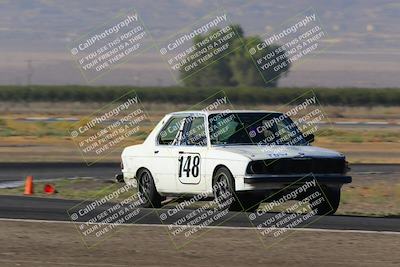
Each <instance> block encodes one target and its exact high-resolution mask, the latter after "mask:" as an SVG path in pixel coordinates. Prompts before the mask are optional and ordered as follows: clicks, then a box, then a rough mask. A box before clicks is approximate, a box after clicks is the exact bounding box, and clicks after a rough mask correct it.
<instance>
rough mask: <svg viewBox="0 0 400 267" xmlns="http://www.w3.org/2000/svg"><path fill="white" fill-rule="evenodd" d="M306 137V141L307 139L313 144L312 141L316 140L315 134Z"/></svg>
mask: <svg viewBox="0 0 400 267" xmlns="http://www.w3.org/2000/svg"><path fill="white" fill-rule="evenodd" d="M305 138H306V141H307V142H308V143H309V144H311V143H312V142H314V140H315V136H314V134H309V135H307V136H305Z"/></svg>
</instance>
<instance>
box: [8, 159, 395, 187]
mask: <svg viewBox="0 0 400 267" xmlns="http://www.w3.org/2000/svg"><path fill="white" fill-rule="evenodd" d="M351 169H352V170H351V172H352V173H399V174H400V164H397V165H396V164H354V165H351ZM119 172H120V166H119V163H117V162H101V163H96V164H93V165H91V166H87V165H86V164H85V163H82V162H39V163H0V183H1V182H8V181H23V180H25V178H26V176H27V175H32V176H33V177H34V179H35V180H41V179H57V178H73V177H94V178H98V179H114V176H115V174H117V173H119ZM350 175H351V173H350Z"/></svg>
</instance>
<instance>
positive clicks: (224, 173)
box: [213, 167, 260, 211]
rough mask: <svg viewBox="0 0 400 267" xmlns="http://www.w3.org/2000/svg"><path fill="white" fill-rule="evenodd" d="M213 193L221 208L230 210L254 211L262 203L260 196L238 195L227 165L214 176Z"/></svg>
mask: <svg viewBox="0 0 400 267" xmlns="http://www.w3.org/2000/svg"><path fill="white" fill-rule="evenodd" d="M213 194H214V199H215V200H216V202H217V204H218V206H219V207H220V208H221V209H226V208H228V210H230V211H253V210H256V209H257V208H258V206H259V204H260V203H258V202H257V200H258V198H255V197H253V196H252V195H250V194H241V195H240V196H238V195H237V194H236V192H235V180H234V179H233V176H232V174H231V172H230V171H229V170H228V169H227V168H226V167H220V168H219V169H218V170H217V171H216V172H215V175H214V177H213Z"/></svg>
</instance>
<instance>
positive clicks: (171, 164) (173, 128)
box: [152, 114, 187, 193]
mask: <svg viewBox="0 0 400 267" xmlns="http://www.w3.org/2000/svg"><path fill="white" fill-rule="evenodd" d="M186 117H187V116H185V115H183V114H182V115H177V116H172V117H171V118H170V119H169V120H168V121H167V122H166V123H165V125H164V126H163V127H162V129H161V131H160V132H159V133H158V136H157V140H156V145H155V146H154V151H153V153H154V157H153V161H152V165H153V167H152V172H153V173H152V174H153V177H154V178H155V183H156V186H157V190H158V192H164V193H175V192H176V190H177V181H176V179H175V178H176V172H177V168H176V161H177V158H178V149H179V146H178V143H179V141H178V140H179V137H180V136H181V134H182V131H183V127H184V126H185V119H186Z"/></svg>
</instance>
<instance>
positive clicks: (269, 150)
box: [215, 145, 343, 160]
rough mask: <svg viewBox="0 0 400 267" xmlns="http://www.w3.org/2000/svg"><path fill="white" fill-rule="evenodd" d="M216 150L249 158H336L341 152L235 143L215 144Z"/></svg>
mask: <svg viewBox="0 0 400 267" xmlns="http://www.w3.org/2000/svg"><path fill="white" fill-rule="evenodd" d="M215 149H217V150H223V151H229V152H232V153H237V154H240V155H243V156H246V157H248V158H250V159H251V160H262V159H271V158H293V157H322V158H337V157H343V154H341V153H339V152H336V151H333V150H329V149H325V148H320V147H315V146H268V145H264V146H258V145H237V146H217V147H215Z"/></svg>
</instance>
